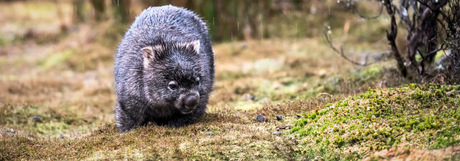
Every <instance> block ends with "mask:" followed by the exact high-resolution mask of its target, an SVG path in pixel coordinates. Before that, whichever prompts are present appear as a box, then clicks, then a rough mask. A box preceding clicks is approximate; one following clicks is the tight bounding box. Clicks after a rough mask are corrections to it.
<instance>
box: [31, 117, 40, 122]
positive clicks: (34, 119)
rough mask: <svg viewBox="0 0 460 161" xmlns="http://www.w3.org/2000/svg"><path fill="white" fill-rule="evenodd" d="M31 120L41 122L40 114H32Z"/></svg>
mask: <svg viewBox="0 0 460 161" xmlns="http://www.w3.org/2000/svg"><path fill="white" fill-rule="evenodd" d="M32 121H34V122H42V118H41V117H40V116H34V117H32Z"/></svg>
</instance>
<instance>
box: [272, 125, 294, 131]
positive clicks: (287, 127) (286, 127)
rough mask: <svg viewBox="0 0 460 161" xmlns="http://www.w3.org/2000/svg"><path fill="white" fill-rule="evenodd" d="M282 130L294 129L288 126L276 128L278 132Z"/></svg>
mask: <svg viewBox="0 0 460 161" xmlns="http://www.w3.org/2000/svg"><path fill="white" fill-rule="evenodd" d="M280 129H292V127H291V126H287V125H286V126H278V127H276V130H280Z"/></svg>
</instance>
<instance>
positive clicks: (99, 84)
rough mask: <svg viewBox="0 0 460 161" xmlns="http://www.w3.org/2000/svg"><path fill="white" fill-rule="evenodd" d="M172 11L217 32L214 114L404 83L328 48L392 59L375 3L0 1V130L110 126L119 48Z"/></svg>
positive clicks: (390, 71) (385, 67) (48, 131)
mask: <svg viewBox="0 0 460 161" xmlns="http://www.w3.org/2000/svg"><path fill="white" fill-rule="evenodd" d="M167 4H171V5H176V6H182V7H185V8H188V9H190V10H192V11H194V12H196V13H197V14H198V15H200V16H201V17H202V18H203V19H204V20H205V21H206V22H207V24H208V26H209V28H210V34H211V37H212V41H213V47H214V52H215V59H216V64H215V66H216V83H215V84H214V89H215V90H214V92H213V93H212V96H211V100H210V103H209V108H208V112H211V113H212V112H213V111H215V110H219V109H225V108H235V109H244V110H246V109H251V108H254V107H257V106H259V105H263V104H266V103H279V102H286V101H295V100H304V99H309V98H315V97H329V96H330V95H351V94H356V93H359V92H362V91H363V90H367V89H368V88H369V87H372V88H373V87H386V86H393V85H397V84H392V81H393V80H398V79H400V76H399V75H398V72H397V71H396V69H394V68H393V67H392V66H394V62H393V61H392V60H391V59H388V61H382V62H379V63H377V64H374V65H371V66H368V67H362V66H357V65H353V64H352V63H350V62H348V61H346V60H345V59H343V58H342V57H341V56H340V55H338V54H337V53H335V52H334V51H333V50H332V49H331V47H330V46H329V44H328V43H327V41H325V37H324V34H328V35H330V36H331V37H332V39H331V41H332V42H333V44H334V46H335V47H337V48H340V47H343V48H342V50H343V51H344V52H345V53H346V55H347V57H349V58H350V59H352V60H353V61H356V62H358V63H367V62H368V61H371V60H374V59H376V58H375V57H376V56H378V55H379V54H380V53H382V52H385V51H387V50H389V49H390V46H388V45H387V44H388V41H387V40H386V37H385V30H387V29H388V28H389V25H390V23H389V17H388V15H387V14H386V13H385V12H383V13H382V14H381V15H380V13H381V7H382V6H381V5H382V2H381V1H377V0H367V1H357V0H252V1H239V0H236V1H230V0H228V1H225V0H216V1H211V0H193V1H192V0H0V126H7V127H11V128H15V129H23V130H26V131H29V132H32V133H38V134H45V135H58V134H66V133H69V132H81V133H86V132H87V131H88V130H89V129H91V128H94V127H96V126H98V125H100V124H103V123H113V122H114V118H113V106H114V102H115V101H114V100H115V99H116V96H115V91H114V79H113V60H114V54H115V50H116V48H117V45H118V43H119V42H120V40H121V39H122V37H123V35H124V33H125V31H126V30H127V29H128V27H129V25H130V24H131V23H132V22H133V21H134V19H135V16H136V15H138V14H139V13H141V12H142V11H143V10H144V9H146V8H148V7H149V6H159V5H167ZM379 15H380V16H379ZM376 16H377V17H376ZM366 17H367V18H366ZM371 17H374V18H371ZM402 37H404V36H402ZM397 42H398V43H400V44H401V45H404V40H403V38H401V39H399V38H398V39H397ZM379 59H380V58H379ZM382 60H383V59H382ZM385 60H387V59H385ZM388 77H391V78H392V79H391V80H387V79H386V78H388ZM37 122H39V123H37ZM26 125H30V126H26ZM32 125H34V126H32Z"/></svg>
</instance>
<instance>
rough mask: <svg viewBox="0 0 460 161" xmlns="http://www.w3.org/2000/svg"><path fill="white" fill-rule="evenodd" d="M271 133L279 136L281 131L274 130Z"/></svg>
mask: <svg viewBox="0 0 460 161" xmlns="http://www.w3.org/2000/svg"><path fill="white" fill-rule="evenodd" d="M273 135H278V136H280V135H281V132H279V131H275V132H273Z"/></svg>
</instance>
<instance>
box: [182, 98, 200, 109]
mask: <svg viewBox="0 0 460 161" xmlns="http://www.w3.org/2000/svg"><path fill="white" fill-rule="evenodd" d="M196 104H198V97H197V96H195V95H191V96H188V98H187V100H186V101H185V106H187V108H192V109H193V108H195V106H196Z"/></svg>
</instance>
